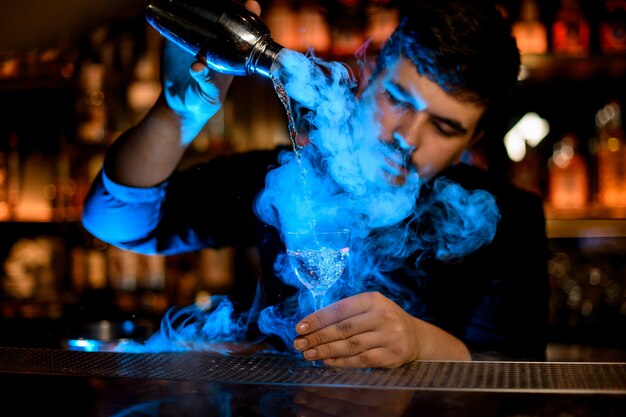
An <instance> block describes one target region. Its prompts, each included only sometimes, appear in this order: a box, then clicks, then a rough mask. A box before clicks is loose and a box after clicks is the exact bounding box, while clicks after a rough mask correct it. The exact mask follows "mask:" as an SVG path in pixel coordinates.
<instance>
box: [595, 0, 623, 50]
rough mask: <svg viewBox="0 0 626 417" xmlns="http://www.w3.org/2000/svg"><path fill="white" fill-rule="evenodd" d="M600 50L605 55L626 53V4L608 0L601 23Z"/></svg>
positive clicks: (620, 0) (621, 1)
mask: <svg viewBox="0 0 626 417" xmlns="http://www.w3.org/2000/svg"><path fill="white" fill-rule="evenodd" d="M600 49H601V50H602V53H603V54H605V55H615V54H623V53H626V2H625V1H623V0H606V1H605V2H604V16H603V17H602V21H601V23H600Z"/></svg>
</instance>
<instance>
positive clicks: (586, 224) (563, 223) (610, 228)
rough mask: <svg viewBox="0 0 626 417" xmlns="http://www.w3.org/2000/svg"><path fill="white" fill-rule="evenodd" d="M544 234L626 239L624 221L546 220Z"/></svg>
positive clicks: (554, 236) (553, 237)
mask: <svg viewBox="0 0 626 417" xmlns="http://www.w3.org/2000/svg"><path fill="white" fill-rule="evenodd" d="M546 233H547V235H548V238H550V239H559V238H574V239H577V238H616V237H617V238H622V237H626V219H547V220H546Z"/></svg>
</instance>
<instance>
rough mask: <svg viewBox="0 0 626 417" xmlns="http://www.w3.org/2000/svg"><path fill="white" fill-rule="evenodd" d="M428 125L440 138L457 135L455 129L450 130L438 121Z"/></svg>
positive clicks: (432, 121)
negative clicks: (430, 125)
mask: <svg viewBox="0 0 626 417" xmlns="http://www.w3.org/2000/svg"><path fill="white" fill-rule="evenodd" d="M430 123H431V124H432V126H433V127H434V128H435V130H436V131H437V132H438V133H439V134H440V135H442V136H445V137H452V136H454V135H456V134H457V133H458V132H457V131H456V130H455V129H451V128H450V127H449V126H448V125H446V124H445V123H442V122H440V121H438V120H431V122H430Z"/></svg>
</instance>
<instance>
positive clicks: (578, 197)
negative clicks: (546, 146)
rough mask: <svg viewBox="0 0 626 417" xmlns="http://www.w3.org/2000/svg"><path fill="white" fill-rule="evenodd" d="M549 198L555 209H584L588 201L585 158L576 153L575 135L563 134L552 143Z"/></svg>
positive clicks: (576, 141)
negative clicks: (558, 139)
mask: <svg viewBox="0 0 626 417" xmlns="http://www.w3.org/2000/svg"><path fill="white" fill-rule="evenodd" d="M548 170H549V200H550V203H551V205H552V207H553V208H555V209H584V208H586V207H587V204H588V202H589V179H588V169H587V163H586V161H585V159H584V158H583V157H582V155H580V154H579V153H578V140H577V138H576V136H575V135H573V134H568V135H565V136H564V137H563V138H562V139H561V140H560V141H559V142H557V143H556V144H555V145H554V152H553V153H552V157H551V158H550V160H549V162H548Z"/></svg>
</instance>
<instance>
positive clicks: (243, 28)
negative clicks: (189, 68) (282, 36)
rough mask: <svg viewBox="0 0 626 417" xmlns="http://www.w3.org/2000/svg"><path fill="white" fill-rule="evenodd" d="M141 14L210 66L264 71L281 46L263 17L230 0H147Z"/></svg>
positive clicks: (245, 72) (234, 70)
mask: <svg viewBox="0 0 626 417" xmlns="http://www.w3.org/2000/svg"><path fill="white" fill-rule="evenodd" d="M146 19H147V20H148V22H149V23H150V24H151V25H152V26H154V28H155V29H156V30H157V31H159V33H160V34H161V35H163V36H164V37H166V38H168V39H170V40H171V41H173V42H175V43H176V44H178V45H179V46H181V47H182V48H184V49H186V50H187V51H188V52H189V53H191V54H193V55H194V56H199V57H204V58H206V61H207V65H208V66H209V67H210V68H212V69H213V70H215V71H219V72H222V73H225V74H231V75H252V74H261V75H264V76H266V77H267V76H269V75H270V72H271V68H272V64H273V63H274V61H275V60H276V56H277V55H278V53H279V52H280V51H281V50H282V49H283V47H282V46H281V45H279V44H278V43H276V42H275V41H274V40H273V39H272V37H271V34H270V31H269V29H268V27H267V26H266V25H265V23H264V22H263V21H262V20H261V19H260V18H259V17H258V16H257V15H255V14H254V13H252V12H250V11H249V10H248V9H246V8H245V7H244V6H243V5H242V4H240V3H237V2H235V1H231V0H149V1H148V5H147V7H146Z"/></svg>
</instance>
